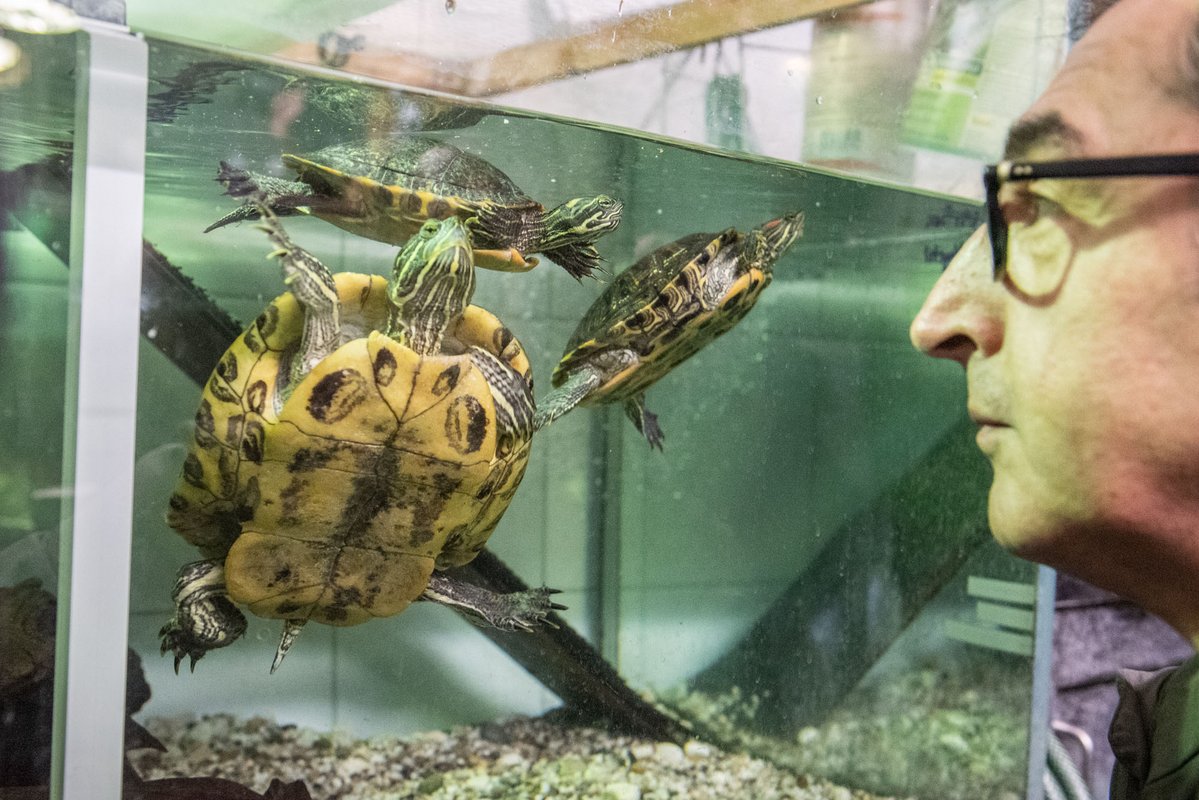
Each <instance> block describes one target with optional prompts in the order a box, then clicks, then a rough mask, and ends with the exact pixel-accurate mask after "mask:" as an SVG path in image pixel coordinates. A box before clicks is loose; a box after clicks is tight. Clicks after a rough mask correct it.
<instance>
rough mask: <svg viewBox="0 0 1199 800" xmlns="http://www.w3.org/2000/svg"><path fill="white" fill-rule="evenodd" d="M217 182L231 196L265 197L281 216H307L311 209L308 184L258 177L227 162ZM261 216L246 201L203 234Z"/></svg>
mask: <svg viewBox="0 0 1199 800" xmlns="http://www.w3.org/2000/svg"><path fill="white" fill-rule="evenodd" d="M216 180H217V182H218V183H221V184H223V185H224V186H225V191H226V193H228V194H229V195H230V196H231V197H247V196H249V195H252V194H255V193H261V194H263V195H265V196H266V204H267V205H268V206H270V208H271V210H272V211H274V212H275V213H276V214H278V215H279V216H281V217H290V216H295V215H296V214H306V213H308V206H309V205H310V203H311V202H312V200H313V196H312V188H311V187H310V186H308V184H306V183H301V182H299V181H288V180H284V179H282V178H275V177H272V176H270V175H259V174H258V173H256V172H249V171H247V170H244V169H238V168H237V167H235V166H233V165H231V164H229V163H228V162H226V161H222V162H221V167H220V169H219V170H218V171H217V176H216ZM258 217H259V211H258V207H257V206H255V205H254V204H253V203H251V202H245V203H242V204H241V205H240V206H238V207H237V208H235V209H233V210H232V211H230V212H229V213H228V214H226V215H225V216H223V217H221V218H220V219H218V220H217V221H216V222H214V223H212V224H211V225H209V226H208V227H207V228H205V229H204V232H205V233H208V232H209V231H214V230H216V229H217V228H223V227H225V226H226V225H229V224H230V223H233V222H241V221H242V220H247V219H258Z"/></svg>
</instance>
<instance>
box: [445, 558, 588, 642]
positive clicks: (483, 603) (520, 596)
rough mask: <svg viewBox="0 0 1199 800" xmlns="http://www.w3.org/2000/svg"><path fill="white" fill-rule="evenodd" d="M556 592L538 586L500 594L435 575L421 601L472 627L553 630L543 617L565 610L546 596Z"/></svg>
mask: <svg viewBox="0 0 1199 800" xmlns="http://www.w3.org/2000/svg"><path fill="white" fill-rule="evenodd" d="M558 592H559V590H558V589H550V588H547V587H545V586H542V587H541V588H539V589H529V590H527V591H523V592H509V593H507V594H500V593H498V592H493V591H491V590H490V589H484V588H483V587H481V586H475V585H474V584H472V583H466V582H465V581H460V580H455V579H454V578H451V577H449V576H448V575H444V574H442V573H438V572H435V573H433V575H432V576H430V578H429V585H428V587H426V588H425V591H424V594H422V595H421V599H422V600H432V601H433V602H435V603H441V604H442V605H446V606H449V607H450V608H452V609H454V610H455V611H457V612H458V613H459V614H461V615H462V616H463V617H465V618H466V619H467V620H468V621H469V622H471V623H473V624H475V625H488V626H491V627H493V628H499V629H500V630H502V631H517V630H521V631H531V630H533V628H534V626H536V625H539V624H546V625H549V626H550V627H555V628H556V627H557V626H556V625H554V623H553V622H552V621H551V620H549V619H547V617H548V616H549V614H550V612H551V611H564V610H565V609H566V606H564V605H560V604H558V603H555V602H553V601H552V600H550V596H551V595H555V594H558Z"/></svg>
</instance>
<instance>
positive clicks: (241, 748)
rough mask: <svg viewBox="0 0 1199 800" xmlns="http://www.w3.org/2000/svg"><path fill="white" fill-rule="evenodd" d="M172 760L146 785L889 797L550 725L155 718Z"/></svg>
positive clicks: (147, 761) (594, 795) (430, 793)
mask: <svg viewBox="0 0 1199 800" xmlns="http://www.w3.org/2000/svg"><path fill="white" fill-rule="evenodd" d="M146 727H147V728H149V730H150V731H151V733H153V734H154V735H155V736H157V737H158V738H159V739H160V740H161V741H162V743H163V744H164V745H166V747H167V751H166V752H165V753H163V752H156V751H140V752H137V753H133V754H131V756H132V759H131V760H132V762H133V764H134V766H135V768H136V769H137V770H138V772H139V773H140V774H141V776H142V777H143V778H144V779H147V780H151V779H155V778H170V777H191V776H206V777H218V778H225V779H229V780H234V781H237V782H238V783H241V784H243V785H245V786H248V787H250V788H251V789H254V790H255V791H259V792H261V791H264V790H265V789H266V787H267V785H268V784H269V783H270V781H271V779H272V778H280V779H282V780H284V781H294V780H303V781H304V782H305V784H306V785H307V787H308V790H309V792H311V794H312V797H313V798H314V800H341V799H342V798H345V799H346V800H350V798H354V799H355V800H357V799H359V798H361V799H362V800H367V799H368V798H369V800H401V798H405V799H406V798H413V799H414V800H415V799H416V798H422V799H424V798H427V799H428V800H475V799H476V798H480V799H481V798H492V799H497V800H499V799H502V800H518V799H519V800H525V799H526V798H527V799H528V800H541V799H542V798H546V799H548V798H555V800H674V799H675V798H688V799H689V800H717V799H720V800H725V799H726V798H736V799H737V800H741V799H742V798H745V799H746V800H748V799H749V798H752V799H753V800H885V798H881V797H880V796H878V795H871V794H867V793H865V792H861V791H854V790H851V789H847V788H845V787H842V786H836V785H834V784H832V783H829V782H827V781H823V780H820V779H817V778H812V777H810V776H806V775H803V774H798V773H793V772H788V771H786V770H784V769H781V768H779V767H776V766H774V765H773V764H771V763H769V762H767V761H765V760H763V759H759V758H754V757H752V756H748V755H744V754H737V753H726V752H723V751H721V750H720V749H718V748H716V747H713V746H712V745H709V744H706V743H704V742H700V741H695V740H693V741H690V742H687V743H686V744H685V745H683V746H681V747H680V746H679V745H676V744H671V743H663V742H653V741H647V740H644V739H635V738H631V737H627V736H616V735H612V734H609V733H606V732H604V731H602V730H597V729H595V728H580V727H567V726H561V725H557V724H554V723H552V722H548V721H546V720H542V719H530V718H527V717H513V718H511V719H507V720H503V721H499V722H495V723H491V724H485V725H480V726H475V727H469V728H455V729H454V730H452V731H450V732H449V733H444V732H435V733H426V734H422V735H419V736H415V737H411V738H406V739H397V738H392V737H376V738H373V739H369V740H361V739H352V738H348V737H344V736H338V735H328V734H322V733H318V732H315V731H311V730H306V729H303V728H298V727H296V726H294V725H277V724H275V723H274V722H271V721H268V720H265V719H261V718H253V719H244V720H242V719H236V718H234V717H232V716H230V715H226V714H214V715H211V716H205V717H200V718H192V719H152V720H148V721H147V723H146Z"/></svg>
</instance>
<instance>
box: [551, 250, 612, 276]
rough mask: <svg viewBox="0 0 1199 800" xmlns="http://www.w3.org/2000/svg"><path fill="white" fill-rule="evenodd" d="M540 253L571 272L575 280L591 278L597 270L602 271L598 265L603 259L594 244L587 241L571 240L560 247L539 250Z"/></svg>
mask: <svg viewBox="0 0 1199 800" xmlns="http://www.w3.org/2000/svg"><path fill="white" fill-rule="evenodd" d="M541 253H542V255H544V256H545V257H546V258H548V259H549V260H550V261H553V262H554V263H555V264H557V265H558V266H560V267H562V268H563V269H564V270H566V271H567V272H569V273H570V274H571V277H573V278H575V279H576V280H578V279H581V278H591V277H594V274H595V273H596V272H597V271H600V272H603V271H604V270H603V268H602V267H601V266H600V264H601V263H602V261H603V259H601V258H600V254H599V251H598V250H596V249H595V245H593V244H590V243H587V242H573V243H571V244H564V245H562V246H561V247H554V248H550V249H546V250H542V251H541Z"/></svg>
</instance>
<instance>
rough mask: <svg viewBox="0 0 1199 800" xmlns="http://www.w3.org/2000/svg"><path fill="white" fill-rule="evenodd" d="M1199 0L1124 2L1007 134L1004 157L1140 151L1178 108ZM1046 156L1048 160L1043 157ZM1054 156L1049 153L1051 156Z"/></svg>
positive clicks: (1098, 24)
mask: <svg viewBox="0 0 1199 800" xmlns="http://www.w3.org/2000/svg"><path fill="white" fill-rule="evenodd" d="M1197 17H1199V0H1181V2H1180V0H1121V1H1120V2H1118V3H1116V4H1115V6H1114V7H1113V8H1111V9H1110V10H1108V11H1107V12H1106V13H1105V14H1103V15H1102V16H1101V17H1100V18H1099V20H1098V21H1097V22H1096V23H1095V26H1094V27H1093V28H1092V29H1091V30H1090V31H1089V32H1088V33H1087V34H1086V36H1084V37H1083V38H1082V40H1081V41H1079V42H1078V44H1077V45H1075V46H1074V47H1073V48H1072V49H1071V51H1070V53H1069V56H1068V57H1067V59H1066V62H1065V64H1063V65H1062V68H1061V70H1060V71H1059V72H1058V74H1057V75H1056V76H1055V77H1054V78H1053V80H1052V81H1050V83H1049V86H1047V87H1046V89H1045V92H1044V94H1042V96H1041V97H1040V98H1039V99H1038V100H1037V101H1036V102H1035V103H1034V104H1033V106H1032V107H1031V108H1030V109H1029V111H1028V113H1026V114H1025V115H1024V116H1023V117H1022V118H1021V120H1020V121H1019V122H1018V123H1016V125H1014V126H1013V127H1012V130H1011V133H1010V134H1009V136H1008V142H1007V148H1006V157H1007V158H1022V157H1024V158H1027V157H1031V156H1030V153H1031V152H1032V151H1035V150H1039V149H1042V148H1052V149H1053V150H1054V151H1056V154H1060V155H1082V154H1097V153H1106V152H1121V153H1122V152H1138V151H1142V150H1143V149H1144V146H1145V145H1147V144H1150V143H1151V142H1152V140H1153V139H1154V137H1155V135H1156V133H1157V131H1156V130H1155V128H1156V127H1159V126H1158V123H1159V122H1160V123H1162V127H1166V126H1167V125H1168V123H1166V117H1169V116H1172V114H1173V112H1176V111H1177V110H1178V108H1177V105H1178V87H1179V86H1180V84H1181V83H1182V82H1183V80H1184V77H1183V76H1184V72H1185V69H1184V67H1185V64H1186V58H1185V54H1186V51H1187V41H1188V35H1189V34H1190V33H1191V32H1192V31H1194V29H1195V24H1196V18H1197ZM1038 157H1044V156H1038ZM1050 157H1052V156H1050Z"/></svg>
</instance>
